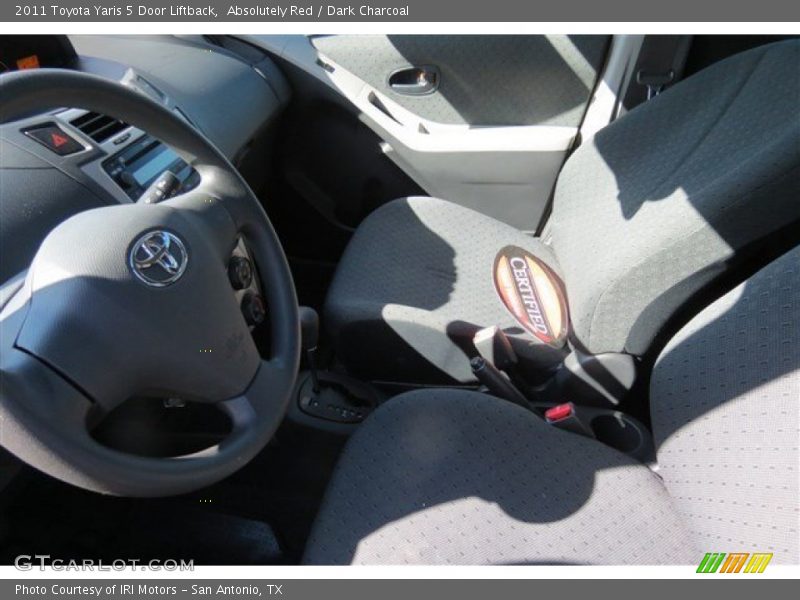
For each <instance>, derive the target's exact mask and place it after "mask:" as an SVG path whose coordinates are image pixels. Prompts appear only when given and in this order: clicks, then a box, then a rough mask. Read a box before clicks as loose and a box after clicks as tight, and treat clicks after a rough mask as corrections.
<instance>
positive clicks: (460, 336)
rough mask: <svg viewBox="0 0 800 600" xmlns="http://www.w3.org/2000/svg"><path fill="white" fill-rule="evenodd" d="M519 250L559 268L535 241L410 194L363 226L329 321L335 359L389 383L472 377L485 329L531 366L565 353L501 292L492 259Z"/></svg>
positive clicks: (345, 260) (332, 298) (332, 294)
mask: <svg viewBox="0 0 800 600" xmlns="http://www.w3.org/2000/svg"><path fill="white" fill-rule="evenodd" d="M510 244H514V245H517V246H520V247H522V248H524V249H526V250H528V251H529V252H531V253H532V254H534V255H536V256H537V257H539V258H541V259H542V260H543V261H544V262H545V263H547V264H548V265H549V266H550V267H551V268H553V269H554V270H556V271H557V269H558V265H557V263H556V261H555V258H554V257H553V255H552V253H551V252H550V250H549V248H547V246H545V245H544V244H542V243H541V242H540V241H539V240H538V239H535V238H532V237H530V236H527V235H525V234H523V233H521V232H519V231H517V230H516V229H514V228H513V227H509V226H508V225H505V224H503V223H500V222H499V221H495V220H494V219H491V218H489V217H487V216H485V215H482V214H480V213H478V212H475V211H473V210H470V209H468V208H464V207H461V206H458V205H456V204H452V203H449V202H442V201H441V200H436V199H433V198H404V199H402V200H396V201H394V202H390V203H389V204H387V205H385V206H383V207H381V208H379V209H378V210H377V211H375V212H374V213H372V214H371V215H370V216H369V217H368V218H367V219H366V221H364V223H362V225H361V226H360V227H359V228H358V229H357V230H356V233H355V235H354V236H353V239H352V240H351V241H350V244H349V245H348V247H347V250H346V251H345V254H344V256H343V257H342V261H341V264H342V267H340V269H339V270H338V272H337V274H336V277H335V278H334V281H333V283H332V285H331V288H330V291H329V292H328V299H327V305H326V307H325V314H326V325H327V327H328V329H329V331H330V332H331V338H332V339H333V340H334V343H335V344H336V351H337V356H338V357H339V358H340V359H341V360H342V361H343V362H344V363H345V364H346V365H347V366H348V368H349V369H350V370H351V371H352V372H354V373H356V374H359V375H363V376H365V377H371V378H376V379H385V380H390V381H415V382H423V381H440V380H441V379H442V377H443V375H444V374H446V375H448V376H450V377H452V378H453V379H456V380H460V381H472V380H473V379H474V377H473V376H472V373H471V372H470V370H469V359H468V354H469V353H470V351H471V354H469V355H474V349H472V348H471V344H472V337H473V335H474V334H475V332H476V331H477V330H478V329H481V328H483V327H487V326H491V325H498V326H500V327H502V328H503V329H504V330H505V331H506V332H507V333H508V334H509V335H510V336H511V337H512V341H513V342H514V345H515V349H516V350H517V352H518V353H519V354H520V355H521V357H522V358H523V359H525V358H526V357H529V360H530V361H532V364H531V365H530V366H531V367H532V368H538V367H542V366H547V365H552V364H554V363H557V362H558V361H560V360H561V359H562V358H563V352H562V351H560V350H556V349H553V348H551V347H550V346H545V345H542V344H540V343H539V342H537V341H536V340H535V338H533V337H532V336H530V335H527V334H525V333H524V332H523V330H522V328H521V327H520V326H519V323H517V321H516V320H515V319H514V317H513V316H512V315H511V314H510V313H509V312H508V311H507V310H506V308H505V306H504V305H503V304H502V302H501V301H500V298H499V296H498V294H497V292H496V290H495V288H494V281H493V273H492V268H493V265H494V258H495V255H496V254H497V252H498V251H499V250H501V249H502V248H503V247H504V246H507V245H510Z"/></svg>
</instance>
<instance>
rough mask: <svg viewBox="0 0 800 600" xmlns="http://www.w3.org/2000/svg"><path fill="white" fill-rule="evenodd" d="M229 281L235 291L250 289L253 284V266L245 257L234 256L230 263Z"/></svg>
mask: <svg viewBox="0 0 800 600" xmlns="http://www.w3.org/2000/svg"><path fill="white" fill-rule="evenodd" d="M228 279H230V282H231V285H232V286H233V289H235V290H243V289H245V288H249V287H250V285H251V284H252V283H253V265H252V264H251V263H250V261H249V260H248V259H246V258H245V257H244V256H234V257H233V258H231V261H230V262H229V263H228Z"/></svg>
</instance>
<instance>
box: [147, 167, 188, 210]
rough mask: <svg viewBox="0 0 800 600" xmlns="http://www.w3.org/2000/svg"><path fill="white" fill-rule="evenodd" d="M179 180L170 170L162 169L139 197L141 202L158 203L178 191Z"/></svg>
mask: <svg viewBox="0 0 800 600" xmlns="http://www.w3.org/2000/svg"><path fill="white" fill-rule="evenodd" d="M180 187H181V180H180V179H178V178H177V176H176V175H175V174H174V173H173V172H172V171H164V172H163V173H162V174H161V175H159V176H158V178H157V179H156V180H155V181H154V182H153V183H151V184H150V186H149V187H148V188H147V189H146V190H145V191H144V193H143V194H142V195H141V196H140V197H139V200H138V202H141V203H142V204H158V203H159V202H161V201H162V200H166V199H167V198H172V197H173V196H174V195H175V194H177V193H178V190H180Z"/></svg>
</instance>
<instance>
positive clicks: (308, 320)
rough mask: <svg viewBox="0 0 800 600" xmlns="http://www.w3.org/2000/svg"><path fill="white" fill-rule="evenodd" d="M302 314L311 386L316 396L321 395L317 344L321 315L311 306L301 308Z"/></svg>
mask: <svg viewBox="0 0 800 600" xmlns="http://www.w3.org/2000/svg"><path fill="white" fill-rule="evenodd" d="M298 312H299V314H300V334H301V342H300V343H301V347H302V349H303V353H304V354H305V357H306V362H307V363H308V371H309V373H310V375H311V385H312V389H313V391H314V393H315V394H318V393H319V377H318V376H317V361H316V358H317V343H318V341H319V315H318V314H317V311H315V310H314V309H313V308H311V307H309V306H301V307H299V310H298Z"/></svg>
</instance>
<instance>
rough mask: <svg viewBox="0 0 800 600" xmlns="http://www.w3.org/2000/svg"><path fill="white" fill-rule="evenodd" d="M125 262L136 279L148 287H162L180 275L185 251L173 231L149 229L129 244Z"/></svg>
mask: <svg viewBox="0 0 800 600" xmlns="http://www.w3.org/2000/svg"><path fill="white" fill-rule="evenodd" d="M128 262H129V264H130V267H131V271H133V274H134V275H136V277H137V278H139V280H140V281H142V282H144V283H146V284H147V285H149V286H152V287H165V286H167V285H170V284H171V283H175V282H176V281H178V279H180V277H181V275H183V272H184V271H185V270H186V265H187V263H188V262H189V255H188V253H187V252H186V246H184V245H183V242H182V241H181V240H180V238H179V237H178V236H176V235H175V234H174V233H170V232H169V231H150V232H148V233H146V234H144V235H143V236H142V237H140V238H139V239H138V240H136V243H134V244H133V246H132V247H131V251H130V254H129V256H128Z"/></svg>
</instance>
